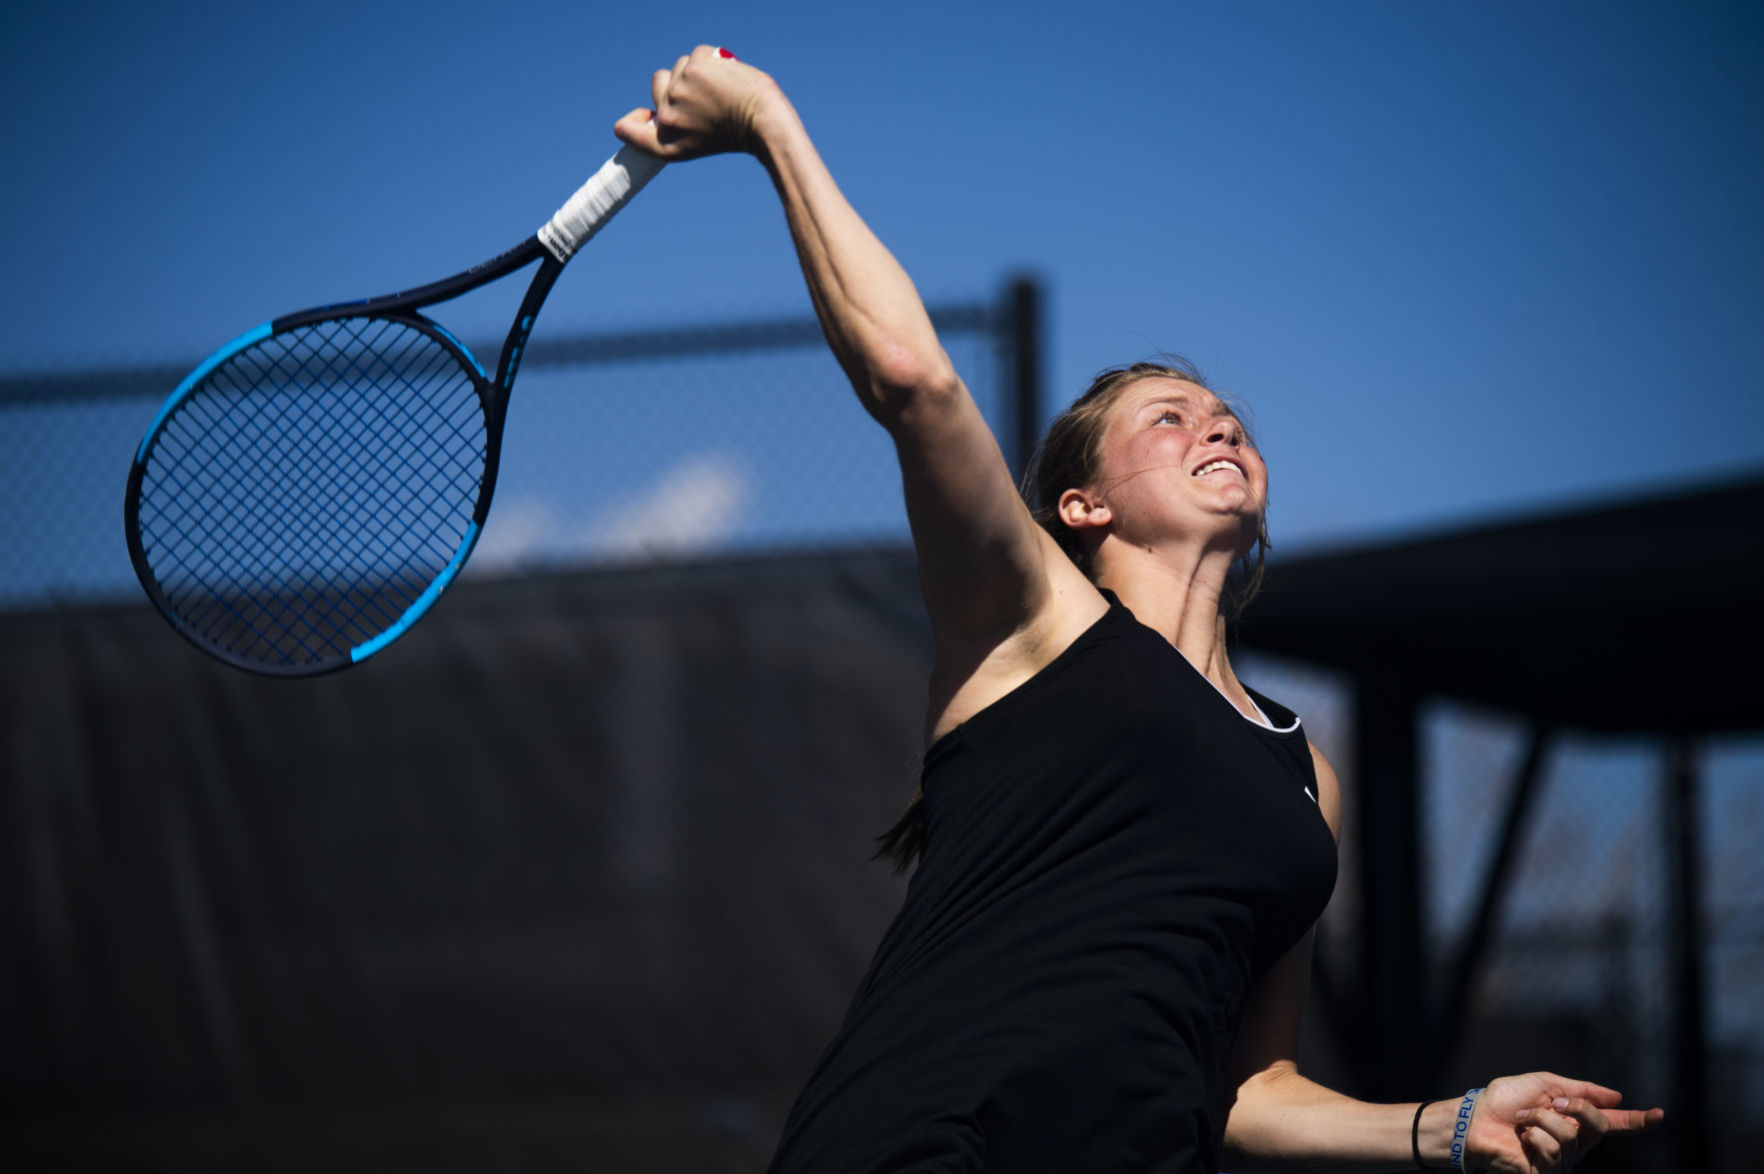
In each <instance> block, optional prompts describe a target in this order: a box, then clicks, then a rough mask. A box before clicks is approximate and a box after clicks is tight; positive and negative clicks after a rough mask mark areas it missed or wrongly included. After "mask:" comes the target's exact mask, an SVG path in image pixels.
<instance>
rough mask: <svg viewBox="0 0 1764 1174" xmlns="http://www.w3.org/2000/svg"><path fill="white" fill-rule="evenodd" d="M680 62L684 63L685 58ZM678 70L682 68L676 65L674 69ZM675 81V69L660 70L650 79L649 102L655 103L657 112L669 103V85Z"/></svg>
mask: <svg viewBox="0 0 1764 1174" xmlns="http://www.w3.org/2000/svg"><path fill="white" fill-rule="evenodd" d="M680 60H681V61H684V60H685V58H684V57H682V58H681V59H680ZM678 68H680V67H679V65H677V64H676V65H675V66H674V69H678ZM673 80H674V70H673V69H658V70H656V71H655V73H654V74H653V75H652V76H651V77H650V79H649V100H650V101H651V102H654V103H655V108H656V109H657V110H660V109H661V108H662V105H663V103H665V102H666V101H667V97H668V83H669V82H671V81H673Z"/></svg>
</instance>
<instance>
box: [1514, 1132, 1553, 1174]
mask: <svg viewBox="0 0 1764 1174" xmlns="http://www.w3.org/2000/svg"><path fill="white" fill-rule="evenodd" d="M1519 1144H1520V1145H1522V1146H1524V1147H1525V1152H1526V1154H1527V1155H1529V1156H1530V1158H1531V1164H1532V1165H1533V1166H1536V1167H1538V1168H1540V1169H1544V1170H1559V1169H1561V1168H1562V1143H1561V1142H1559V1141H1557V1140H1556V1139H1555V1138H1553V1137H1551V1136H1550V1135H1549V1133H1548V1132H1546V1131H1545V1130H1544V1129H1542V1128H1541V1127H1539V1126H1536V1125H1524V1126H1521V1127H1520V1129H1519Z"/></svg>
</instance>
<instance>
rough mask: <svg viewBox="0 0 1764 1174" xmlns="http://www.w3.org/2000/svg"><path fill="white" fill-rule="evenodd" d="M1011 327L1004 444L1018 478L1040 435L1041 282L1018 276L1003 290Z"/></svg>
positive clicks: (1033, 452)
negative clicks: (1008, 423)
mask: <svg viewBox="0 0 1764 1174" xmlns="http://www.w3.org/2000/svg"><path fill="white" fill-rule="evenodd" d="M1005 314H1006V321H1007V322H1008V323H1009V329H1010V354H1009V356H1008V362H1009V364H1010V393H1011V401H1012V402H1011V435H1010V436H1009V438H1008V440H1007V442H1006V444H1005V446H1004V448H1005V459H1006V460H1008V461H1010V463H1011V472H1012V474H1013V475H1015V476H1016V477H1018V478H1021V477H1022V476H1023V470H1024V469H1027V468H1028V467H1029V462H1030V461H1031V460H1032V459H1033V458H1034V454H1035V443H1036V441H1037V440H1039V439H1040V435H1041V283H1040V282H1038V281H1036V280H1035V279H1034V278H1033V277H1028V276H1019V277H1016V278H1013V279H1012V280H1011V283H1010V285H1009V286H1008V287H1007V288H1006V290H1005Z"/></svg>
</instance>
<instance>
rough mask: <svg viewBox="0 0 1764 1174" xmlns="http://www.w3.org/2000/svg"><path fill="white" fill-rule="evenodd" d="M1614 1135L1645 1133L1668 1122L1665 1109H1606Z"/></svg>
mask: <svg viewBox="0 0 1764 1174" xmlns="http://www.w3.org/2000/svg"><path fill="white" fill-rule="evenodd" d="M1604 1112H1605V1119H1606V1120H1607V1121H1608V1122H1609V1123H1610V1126H1611V1132H1612V1133H1645V1132H1647V1131H1648V1130H1650V1129H1652V1128H1654V1127H1655V1126H1656V1125H1658V1124H1660V1122H1662V1121H1664V1120H1666V1110H1665V1109H1606V1110H1605V1111H1604Z"/></svg>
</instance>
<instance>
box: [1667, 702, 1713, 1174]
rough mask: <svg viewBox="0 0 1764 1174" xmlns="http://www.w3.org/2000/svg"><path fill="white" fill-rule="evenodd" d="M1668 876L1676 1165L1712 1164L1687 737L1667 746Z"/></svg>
mask: <svg viewBox="0 0 1764 1174" xmlns="http://www.w3.org/2000/svg"><path fill="white" fill-rule="evenodd" d="M1666 762H1667V766H1666V788H1665V789H1666V819H1665V828H1664V831H1665V834H1666V845H1665V846H1666V859H1667V861H1668V862H1669V867H1668V870H1667V878H1666V883H1667V886H1668V892H1667V905H1666V908H1667V912H1668V935H1669V940H1670V942H1671V945H1672V1099H1673V1105H1672V1108H1671V1110H1670V1113H1671V1115H1672V1116H1673V1117H1676V1118H1677V1120H1676V1122H1675V1123H1674V1125H1673V1127H1672V1144H1673V1147H1674V1149H1676V1151H1677V1153H1676V1155H1675V1160H1674V1162H1673V1169H1675V1170H1686V1171H1689V1170H1708V1169H1710V1168H1711V1167H1710V1164H1709V1163H1710V1146H1709V1112H1708V1104H1709V1082H1708V1073H1709V1065H1708V1056H1707V1054H1706V1051H1705V1046H1706V1036H1705V1027H1704V1022H1705V1021H1704V1017H1703V991H1704V984H1703V933H1702V907H1703V886H1702V875H1701V870H1700V866H1701V863H1702V851H1701V845H1700V843H1699V835H1698V833H1699V831H1700V828H1699V826H1698V823H1697V762H1696V752H1695V747H1694V746H1693V745H1692V743H1691V740H1690V739H1689V738H1688V737H1683V736H1679V737H1675V738H1673V739H1672V740H1671V741H1670V742H1669V743H1668V744H1667V750H1666Z"/></svg>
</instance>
